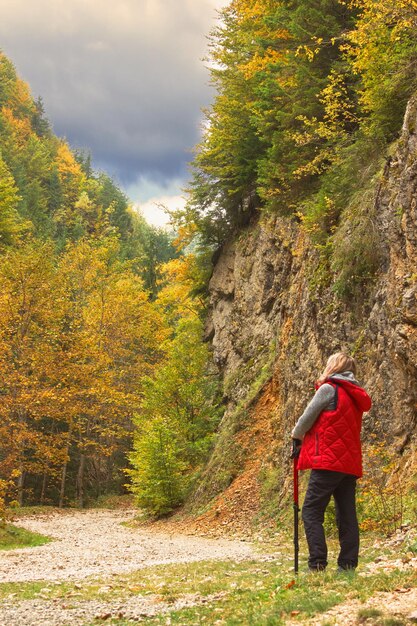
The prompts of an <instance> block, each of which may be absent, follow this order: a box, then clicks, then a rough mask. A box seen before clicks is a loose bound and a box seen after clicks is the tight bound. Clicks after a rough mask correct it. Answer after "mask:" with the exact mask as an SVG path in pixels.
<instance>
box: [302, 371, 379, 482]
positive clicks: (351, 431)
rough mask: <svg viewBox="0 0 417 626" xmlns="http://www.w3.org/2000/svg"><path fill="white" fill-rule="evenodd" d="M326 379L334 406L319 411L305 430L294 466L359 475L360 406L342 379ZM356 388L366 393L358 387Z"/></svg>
mask: <svg viewBox="0 0 417 626" xmlns="http://www.w3.org/2000/svg"><path fill="white" fill-rule="evenodd" d="M326 382H327V383H329V384H331V385H332V386H333V387H335V389H336V393H337V402H336V409H335V410H334V411H323V412H322V413H321V414H320V415H319V417H318V419H317V420H316V421H315V423H314V424H313V426H312V427H311V429H310V430H309V431H308V432H307V433H306V435H305V437H304V439H303V444H302V446H301V453H300V456H299V460H298V469H300V470H304V469H325V470H332V471H334V472H343V473H346V474H353V475H354V476H358V477H360V476H362V450H361V440H360V434H361V427H362V415H363V410H362V407H360V406H359V405H358V404H357V403H356V402H355V400H354V399H353V397H352V395H350V394H349V393H348V391H347V390H346V389H345V388H344V383H343V382H341V383H340V384H339V381H338V382H337V383H335V382H333V381H332V380H331V379H329V380H327V381H326ZM347 388H348V389H349V386H348V387H347ZM359 389H360V390H361V392H363V393H364V394H366V392H365V391H364V390H363V389H362V388H359ZM368 398H369V397H368ZM369 404H370V399H369Z"/></svg>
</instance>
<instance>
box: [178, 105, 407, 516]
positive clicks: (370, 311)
mask: <svg viewBox="0 0 417 626" xmlns="http://www.w3.org/2000/svg"><path fill="white" fill-rule="evenodd" d="M416 128H417V99H416V98H414V99H412V100H411V101H410V102H409V105H408V107H407V111H406V115H405V120H404V125H403V130H402V134H401V138H400V140H399V141H398V142H397V143H396V145H395V146H393V147H392V151H391V152H392V156H391V157H390V158H389V159H388V160H387V161H386V162H385V163H383V164H382V167H381V169H380V172H379V174H378V175H377V176H376V177H374V180H373V184H372V190H371V192H367V193H365V192H364V194H363V197H364V207H363V212H367V215H366V218H367V220H368V221H367V228H368V229H369V228H371V229H373V233H372V236H373V238H374V241H375V246H377V247H378V259H379V270H378V272H377V275H376V278H374V279H373V280H371V279H369V281H368V282H367V284H365V285H364V286H361V287H360V288H359V289H356V291H355V292H354V293H353V294H352V295H349V294H348V295H347V296H346V295H345V297H340V295H338V294H337V293H336V291H337V289H335V282H334V275H333V280H327V281H326V280H322V279H321V269H322V264H323V259H322V257H321V255H320V252H319V250H318V249H317V247H315V246H314V245H313V244H312V242H311V240H310V239H309V236H308V235H307V233H306V231H305V229H303V228H302V226H300V224H299V223H298V222H297V221H296V220H295V219H291V218H286V217H275V216H274V217H270V218H269V219H265V218H264V219H263V220H261V221H260V222H258V223H256V224H255V225H252V226H250V227H248V228H247V229H246V230H244V231H243V232H241V234H240V236H239V237H238V238H237V239H236V240H234V241H229V242H228V243H226V244H225V245H224V246H223V249H222V251H221V254H220V255H219V258H218V260H217V263H216V265H215V267H214V272H213V276H212V278H211V282H210V312H209V317H208V321H207V338H208V339H210V340H211V342H212V345H213V351H214V360H215V362H216V363H217V365H218V366H219V368H220V370H221V373H222V376H223V381H224V394H225V396H224V400H225V403H226V406H227V408H226V412H225V415H224V418H223V421H222V424H221V427H220V431H219V436H218V440H217V446H216V448H215V450H214V452H213V455H212V457H211V460H210V462H209V464H208V466H207V469H206V471H205V474H204V476H203V479H202V482H201V483H200V484H199V487H198V489H197V491H196V492H195V493H194V494H193V497H192V498H191V500H190V502H189V506H190V507H191V508H192V509H193V511H202V510H204V511H205V513H204V515H203V516H202V517H201V518H200V522H201V523H204V521H209V520H210V523H211V524H212V525H214V526H216V525H217V526H224V525H227V524H228V523H232V522H233V524H234V525H235V526H236V525H237V527H245V526H247V524H248V523H250V522H251V521H252V520H253V519H254V518H256V516H257V515H259V513H260V512H262V511H263V512H265V510H267V509H268V506H269V505H268V501H271V495H272V494H275V495H274V498H275V499H278V500H279V498H282V497H285V493H286V491H287V489H286V487H287V486H288V479H287V478H286V477H288V475H289V474H290V472H289V464H288V442H289V438H290V432H291V428H292V425H293V423H294V421H295V420H296V418H297V417H298V416H299V415H300V412H301V411H302V409H303V407H304V406H305V403H306V402H307V401H308V399H309V397H311V394H312V391H313V384H314V380H315V378H316V377H317V374H318V372H319V371H320V369H321V368H322V366H323V365H324V363H325V361H326V359H327V357H328V355H329V354H331V353H332V352H334V351H337V350H339V349H346V350H349V351H353V353H354V354H355V356H356V357H357V359H358V362H359V379H360V380H361V381H363V383H364V384H365V385H366V388H367V389H368V390H369V392H370V394H371V396H372V398H373V402H374V406H373V408H372V410H371V412H370V413H369V414H368V415H366V416H365V422H364V438H365V442H366V443H367V446H366V449H367V450H368V452H369V454H371V450H373V451H374V450H375V449H378V448H377V446H378V445H379V444H380V443H382V444H384V445H385V444H386V445H387V447H386V448H385V450H389V453H390V455H391V459H393V460H394V461H395V463H394V465H395V468H396V469H398V468H400V469H401V470H402V474H403V475H404V476H408V477H411V476H412V475H413V474H415V469H416V462H415V437H414V435H415V433H416V401H417V377H416V373H417V356H416V355H417V306H416V299H417V281H416V279H417V274H416V270H417V212H416V204H417V134H416ZM369 193H371V196H372V197H371V202H370V201H369ZM358 219H360V217H359V218H358V217H357V215H356V217H355V216H351V219H350V220H349V216H348V217H347V218H345V222H344V223H342V224H341V225H340V226H339V233H340V234H339V236H340V237H342V239H341V245H344V242H346V241H348V242H352V241H354V240H355V228H357V221H358ZM355 220H356V221H355ZM361 253H362V252H361V251H360V250H358V252H357V254H358V255H360V254H361ZM356 261H358V259H356ZM388 446H389V447H388ZM369 467H370V465H369V462H368V469H369ZM391 469H392V468H391Z"/></svg>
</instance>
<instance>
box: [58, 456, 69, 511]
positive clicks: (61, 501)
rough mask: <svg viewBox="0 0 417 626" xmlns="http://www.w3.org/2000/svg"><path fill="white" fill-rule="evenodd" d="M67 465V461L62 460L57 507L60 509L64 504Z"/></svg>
mask: <svg viewBox="0 0 417 626" xmlns="http://www.w3.org/2000/svg"><path fill="white" fill-rule="evenodd" d="M67 465H68V461H65V462H64V465H63V466H62V474H61V488H60V490H59V504H58V506H59V508H60V509H62V508H63V506H64V498H65V480H66V477H67Z"/></svg>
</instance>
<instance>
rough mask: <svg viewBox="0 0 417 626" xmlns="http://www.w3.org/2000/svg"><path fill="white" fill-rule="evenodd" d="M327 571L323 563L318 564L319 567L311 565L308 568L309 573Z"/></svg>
mask: <svg viewBox="0 0 417 626" xmlns="http://www.w3.org/2000/svg"><path fill="white" fill-rule="evenodd" d="M325 569H326V566H325V565H323V564H322V563H318V565H309V566H308V571H309V572H315V573H317V572H324V571H325Z"/></svg>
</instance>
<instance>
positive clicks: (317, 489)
mask: <svg viewBox="0 0 417 626" xmlns="http://www.w3.org/2000/svg"><path fill="white" fill-rule="evenodd" d="M356 480H357V479H356V476H352V475H351V474H343V473H342V472H331V471H329V470H311V475H310V480H309V483H308V488H307V493H306V497H305V500H304V504H303V511H302V517H303V522H304V529H305V533H306V537H307V543H308V550H309V559H308V565H309V567H310V568H312V569H324V568H325V567H326V565H327V545H326V539H325V536H324V529H323V522H324V512H325V510H326V508H327V505H328V504H329V501H330V498H331V496H333V497H334V500H335V503H336V521H337V528H338V530H339V542H340V554H339V558H338V559H337V563H338V565H339V566H340V567H342V568H343V569H350V568H354V567H356V566H357V564H358V554H359V526H358V519H357V517H356V502H355V491H356Z"/></svg>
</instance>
